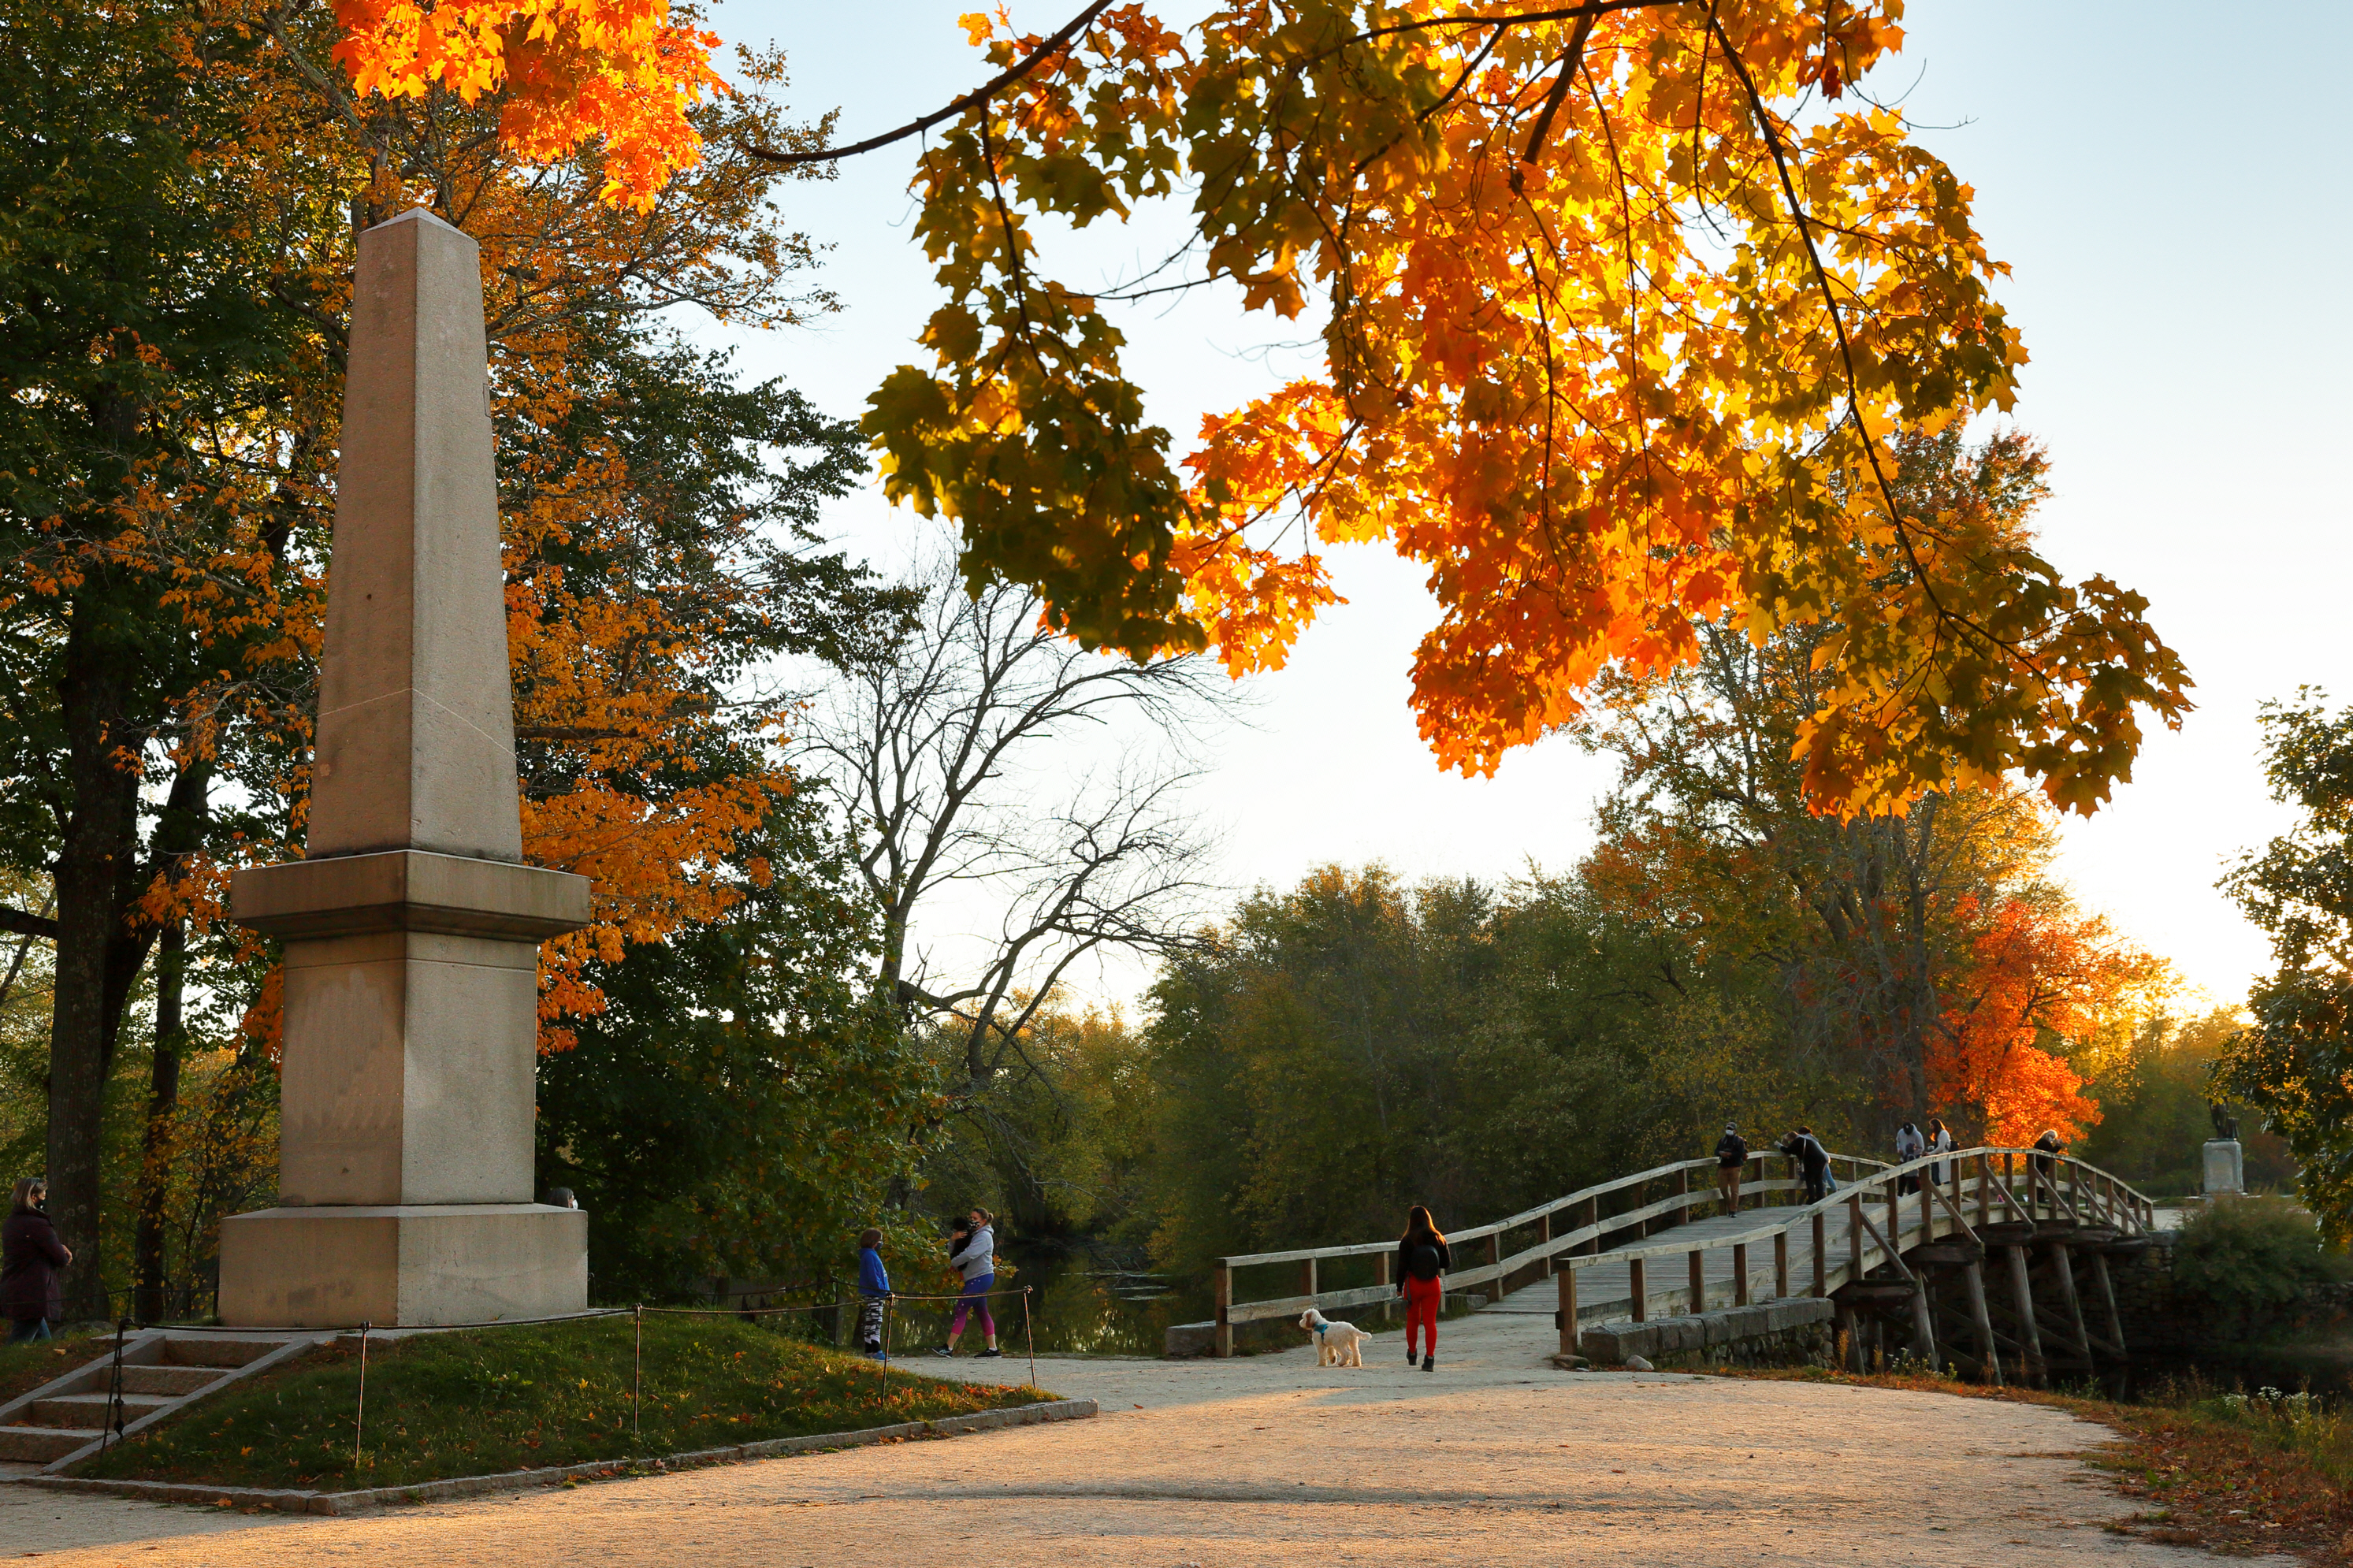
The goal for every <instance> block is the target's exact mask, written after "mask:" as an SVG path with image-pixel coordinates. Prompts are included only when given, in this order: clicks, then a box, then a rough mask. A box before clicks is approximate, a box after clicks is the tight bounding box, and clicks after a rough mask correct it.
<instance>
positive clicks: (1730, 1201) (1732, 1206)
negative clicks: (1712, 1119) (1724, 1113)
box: [1715, 1121, 1748, 1214]
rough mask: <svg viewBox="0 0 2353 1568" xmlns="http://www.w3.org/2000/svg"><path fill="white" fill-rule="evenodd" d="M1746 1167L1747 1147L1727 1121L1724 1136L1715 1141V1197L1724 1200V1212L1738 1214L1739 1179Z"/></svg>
mask: <svg viewBox="0 0 2353 1568" xmlns="http://www.w3.org/2000/svg"><path fill="white" fill-rule="evenodd" d="M1747 1167H1748V1145H1747V1144H1746V1143H1745V1142H1742V1141H1741V1137H1740V1129H1739V1128H1737V1127H1735V1126H1734V1125H1733V1124H1732V1123H1731V1122H1729V1121H1727V1122H1725V1124H1724V1136H1723V1137H1721V1138H1719V1139H1717V1140H1716V1141H1715V1195H1716V1196H1717V1197H1719V1198H1722V1199H1723V1200H1724V1212H1725V1213H1726V1214H1738V1213H1739V1212H1740V1177H1741V1174H1742V1173H1743V1172H1745V1171H1746V1169H1747Z"/></svg>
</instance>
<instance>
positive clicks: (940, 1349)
mask: <svg viewBox="0 0 2353 1568" xmlns="http://www.w3.org/2000/svg"><path fill="white" fill-rule="evenodd" d="M932 1353H933V1354H934V1355H954V1354H955V1350H954V1349H953V1348H951V1347H950V1346H947V1345H934V1346H933V1347H932Z"/></svg>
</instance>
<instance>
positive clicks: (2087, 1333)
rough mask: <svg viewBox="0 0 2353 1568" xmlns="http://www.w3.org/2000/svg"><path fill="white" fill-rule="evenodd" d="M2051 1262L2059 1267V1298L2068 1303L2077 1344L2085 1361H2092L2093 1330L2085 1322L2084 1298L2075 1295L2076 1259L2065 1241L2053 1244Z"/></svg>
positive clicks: (2069, 1319) (2068, 1312)
mask: <svg viewBox="0 0 2353 1568" xmlns="http://www.w3.org/2000/svg"><path fill="white" fill-rule="evenodd" d="M2051 1261H2052V1262H2053V1263H2055V1264H2057V1265H2058V1266H2059V1297H2060V1300H2063V1301H2065V1302H2066V1303H2067V1319H2068V1321H2070V1322H2072V1323H2073V1324H2074V1325H2075V1342H2076V1343H2077V1344H2078V1345H2081V1346H2082V1347H2083V1350H2084V1360H2085V1361H2090V1360H2091V1359H2092V1330H2091V1326H2090V1325H2089V1324H2087V1323H2085V1322H2084V1302H2083V1298H2081V1297H2080V1296H2078V1295H2077V1294H2076V1293H2075V1259H2074V1256H2073V1253H2071V1252H2070V1251H2069V1250H2068V1247H2067V1244H2066V1243H2065V1242H2063V1241H2054V1242H2052V1244H2051Z"/></svg>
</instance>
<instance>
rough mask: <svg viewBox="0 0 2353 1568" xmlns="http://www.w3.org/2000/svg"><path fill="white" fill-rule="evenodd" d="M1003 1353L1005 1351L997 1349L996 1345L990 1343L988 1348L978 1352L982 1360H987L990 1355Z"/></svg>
mask: <svg viewBox="0 0 2353 1568" xmlns="http://www.w3.org/2000/svg"><path fill="white" fill-rule="evenodd" d="M1004 1353H1005V1352H1003V1351H1001V1350H998V1349H997V1347H995V1346H994V1345H992V1346H990V1347H989V1348H988V1349H987V1350H985V1351H983V1352H980V1358H981V1360H983V1361H987V1359H988V1358H989V1357H990V1356H997V1355H1003V1354H1004Z"/></svg>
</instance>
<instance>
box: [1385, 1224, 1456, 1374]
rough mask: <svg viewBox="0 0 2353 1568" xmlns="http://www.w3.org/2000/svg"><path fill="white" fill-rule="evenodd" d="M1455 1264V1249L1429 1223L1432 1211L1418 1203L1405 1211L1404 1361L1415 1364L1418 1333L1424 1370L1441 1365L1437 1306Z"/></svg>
mask: <svg viewBox="0 0 2353 1568" xmlns="http://www.w3.org/2000/svg"><path fill="white" fill-rule="evenodd" d="M1453 1267H1454V1253H1453V1250H1452V1249H1451V1247H1448V1246H1447V1245H1446V1237H1444V1236H1442V1235H1440V1233H1439V1229H1438V1226H1435V1225H1433V1224H1431V1223H1430V1211H1429V1210H1428V1209H1426V1208H1424V1207H1422V1206H1421V1205H1419V1204H1416V1205H1413V1207H1412V1208H1410V1209H1409V1210H1407V1211H1406V1216H1405V1234H1404V1235H1403V1236H1401V1237H1398V1249H1397V1279H1398V1294H1399V1295H1400V1296H1403V1297H1404V1298H1405V1364H1406V1365H1408V1366H1411V1365H1412V1364H1413V1360H1414V1356H1413V1347H1414V1342H1415V1339H1416V1336H1417V1334H1419V1339H1420V1342H1421V1346H1422V1351H1421V1370H1422V1371H1424V1372H1428V1371H1429V1370H1430V1368H1432V1367H1434V1366H1436V1365H1437V1364H1438V1308H1439V1304H1440V1302H1441V1301H1443V1300H1445V1299H1446V1271H1447V1270H1448V1269H1450V1268H1453Z"/></svg>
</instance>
